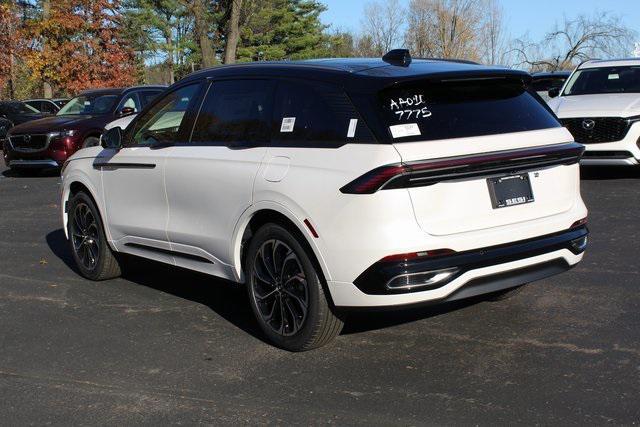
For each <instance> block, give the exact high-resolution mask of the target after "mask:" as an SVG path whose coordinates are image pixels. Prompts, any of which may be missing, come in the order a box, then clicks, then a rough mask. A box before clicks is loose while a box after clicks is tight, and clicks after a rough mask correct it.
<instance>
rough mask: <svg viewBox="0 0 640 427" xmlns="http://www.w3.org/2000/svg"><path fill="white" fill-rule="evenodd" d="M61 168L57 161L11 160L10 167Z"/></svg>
mask: <svg viewBox="0 0 640 427" xmlns="http://www.w3.org/2000/svg"><path fill="white" fill-rule="evenodd" d="M14 166H17V167H52V168H57V167H59V165H58V162H56V161H55V160H11V161H10V162H9V167H10V168H11V167H14Z"/></svg>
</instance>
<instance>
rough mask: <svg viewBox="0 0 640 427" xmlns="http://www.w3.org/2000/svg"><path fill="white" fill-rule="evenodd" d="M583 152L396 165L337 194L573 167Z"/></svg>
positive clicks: (559, 148)
mask: <svg viewBox="0 0 640 427" xmlns="http://www.w3.org/2000/svg"><path fill="white" fill-rule="evenodd" d="M583 152H584V146H583V145H580V144H577V143H575V142H574V143H566V144H554V145H545V146H542V147H533V148H526V149H516V150H506V151H496V152H491V153H479V154H472V155H468V156H458V157H449V158H443V159H434V160H420V161H414V162H409V163H397V164H392V165H387V166H381V167H379V168H376V169H373V170H372V171H369V172H367V173H365V174H364V175H362V176H360V177H358V178H356V179H355V180H353V181H351V182H350V183H348V184H347V185H345V186H344V187H342V188H341V189H340V191H341V192H342V193H346V194H371V193H375V192H376V191H378V190H380V189H390V188H407V187H418V186H424V185H432V184H436V183H438V182H442V181H447V180H453V179H461V178H467V179H468V178H475V177H480V176H487V175H489V174H496V173H502V172H509V173H513V172H514V171H526V170H535V169H538V168H542V167H549V166H555V165H566V164H574V163H577V162H578V161H579V160H580V157H582V153H583Z"/></svg>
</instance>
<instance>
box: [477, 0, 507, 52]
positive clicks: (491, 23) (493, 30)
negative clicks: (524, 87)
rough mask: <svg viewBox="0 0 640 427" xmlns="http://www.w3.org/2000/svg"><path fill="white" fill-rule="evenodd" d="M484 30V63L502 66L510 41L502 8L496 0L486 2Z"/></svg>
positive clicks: (484, 6)
mask: <svg viewBox="0 0 640 427" xmlns="http://www.w3.org/2000/svg"><path fill="white" fill-rule="evenodd" d="M483 8H484V11H485V16H484V25H483V28H482V57H481V60H482V62H484V63H486V64H502V63H504V62H505V60H506V59H507V58H506V56H507V54H508V40H507V37H506V35H505V30H504V19H503V9H502V6H500V5H499V4H498V2H497V1H496V0H485V2H484V5H483Z"/></svg>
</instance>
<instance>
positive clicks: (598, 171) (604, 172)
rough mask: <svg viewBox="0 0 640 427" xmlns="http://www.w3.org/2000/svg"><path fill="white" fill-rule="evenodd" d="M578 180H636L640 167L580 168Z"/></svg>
mask: <svg viewBox="0 0 640 427" xmlns="http://www.w3.org/2000/svg"><path fill="white" fill-rule="evenodd" d="M580 178H581V179H584V180H613V179H638V178H640V166H618V167H615V166H581V167H580Z"/></svg>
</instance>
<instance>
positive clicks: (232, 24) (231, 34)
mask: <svg viewBox="0 0 640 427" xmlns="http://www.w3.org/2000/svg"><path fill="white" fill-rule="evenodd" d="M229 3H230V5H229V7H230V8H231V11H230V17H229V26H228V28H227V37H226V38H227V43H226V45H225V48H224V63H225V64H233V63H234V62H236V50H237V49H238V40H239V39H240V11H241V9H242V0H229Z"/></svg>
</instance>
